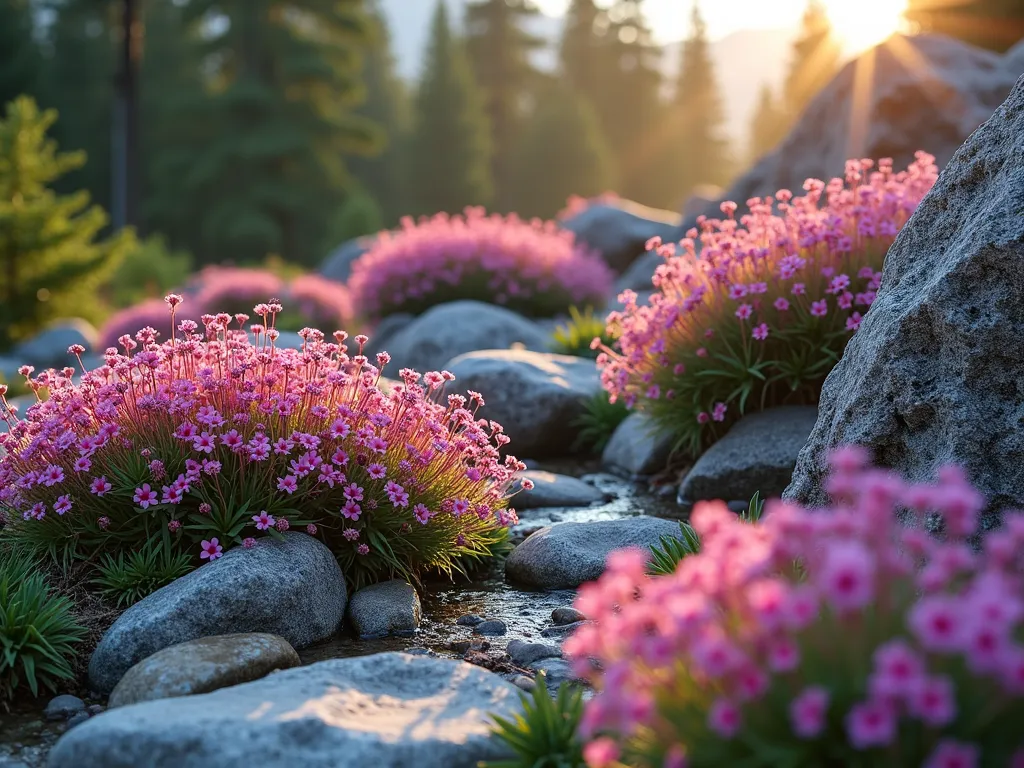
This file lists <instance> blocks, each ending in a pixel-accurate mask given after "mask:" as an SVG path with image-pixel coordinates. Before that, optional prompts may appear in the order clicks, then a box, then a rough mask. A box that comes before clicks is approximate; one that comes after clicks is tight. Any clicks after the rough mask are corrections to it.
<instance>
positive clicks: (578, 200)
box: [556, 191, 622, 221]
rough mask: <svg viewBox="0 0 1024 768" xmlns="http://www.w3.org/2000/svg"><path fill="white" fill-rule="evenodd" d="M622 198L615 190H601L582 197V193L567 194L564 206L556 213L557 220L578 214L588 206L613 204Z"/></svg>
mask: <svg viewBox="0 0 1024 768" xmlns="http://www.w3.org/2000/svg"><path fill="white" fill-rule="evenodd" d="M621 199H622V198H621V197H619V195H618V193H617V192H611V191H608V192H602V193H601V194H600V195H596V196H594V197H583V196H582V195H569V198H568V199H567V200H566V201H565V207H564V208H563V209H562V210H560V211H559V212H558V213H557V214H556V218H557V219H558V220H559V221H564V220H565V219H570V218H572V217H573V216H578V215H579V214H581V213H583V212H584V211H585V210H587V209H588V208H591V207H592V206H595V205H615V204H616V203H617V202H619V201H620V200H621Z"/></svg>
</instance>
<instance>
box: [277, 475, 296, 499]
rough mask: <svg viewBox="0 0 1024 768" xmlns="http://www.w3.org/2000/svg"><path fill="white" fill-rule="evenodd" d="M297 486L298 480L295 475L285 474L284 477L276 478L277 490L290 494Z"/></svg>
mask: <svg viewBox="0 0 1024 768" xmlns="http://www.w3.org/2000/svg"><path fill="white" fill-rule="evenodd" d="M298 487H299V481H298V480H297V479H296V478H295V475H286V476H285V477H279V478H277V490H279V491H284V492H285V493H287V494H289V495H291V494H293V493H295V491H296V490H297V489H298Z"/></svg>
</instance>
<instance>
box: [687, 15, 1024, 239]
mask: <svg viewBox="0 0 1024 768" xmlns="http://www.w3.org/2000/svg"><path fill="white" fill-rule="evenodd" d="M1022 61H1024V54H1022V53H1020V52H1016V51H1014V50H1011V51H1010V53H1008V54H1006V55H1005V56H1000V55H999V54H996V53H992V52H991V51H986V50H982V49H980V48H975V47H973V46H971V45H968V44H966V43H962V42H960V41H959V40H954V39H952V38H949V37H945V36H943V35H917V36H914V37H906V36H903V35H894V36H893V37H891V38H889V39H888V40H887V41H886V42H884V43H882V44H881V45H879V46H877V47H875V48H872V49H870V50H868V51H866V52H865V53H863V54H861V55H860V57H858V58H857V59H855V60H854V61H852V62H850V63H849V64H847V65H846V66H845V67H844V68H843V69H842V70H841V71H840V72H839V74H838V75H836V77H835V78H834V79H833V80H832V82H830V83H829V84H828V85H827V86H826V87H825V89H824V90H823V91H822V92H821V93H820V94H818V96H817V98H815V99H814V100H813V101H812V102H811V103H810V105H809V106H808V107H807V110H806V111H805V112H804V114H803V116H802V117H801V118H800V119H799V120H798V121H797V123H796V125H795V127H794V128H793V130H792V131H791V132H790V134H789V135H788V136H787V137H786V138H785V139H784V140H783V142H782V144H780V145H779V147H778V148H777V149H776V150H775V151H774V152H772V153H770V154H768V155H766V156H765V157H763V158H761V160H760V161H758V162H757V163H756V164H755V165H754V167H753V168H751V169H750V170H749V171H747V172H746V173H745V174H743V175H742V176H740V177H739V179H737V181H736V182H735V183H734V184H733V185H732V187H731V188H730V189H729V190H728V191H727V192H726V193H725V194H724V195H723V197H722V198H721V199H723V200H733V201H735V202H737V203H739V204H740V205H743V204H744V203H745V202H746V201H747V200H749V199H750V198H752V197H763V196H765V195H771V194H774V193H775V192H776V191H777V190H779V189H790V190H793V191H794V192H798V191H799V190H800V189H801V188H802V185H803V183H804V180H805V179H808V178H817V179H829V178H832V177H834V176H841V175H842V174H843V169H844V167H845V163H846V161H847V160H848V159H849V158H851V157H868V158H872V159H878V158H882V157H891V158H893V161H894V165H895V167H896V168H903V167H906V165H907V164H909V163H910V162H911V161H912V160H913V159H914V153H915V152H916V151H917V150H924V151H926V152H928V153H930V154H932V155H935V157H936V158H937V160H938V163H939V167H942V166H943V165H945V164H946V162H948V161H949V159H950V158H951V157H952V156H953V153H954V152H955V151H956V150H957V148H958V147H959V146H960V145H961V144H962V143H963V142H964V141H965V140H966V139H967V137H968V136H970V135H971V132H972V131H974V130H975V129H976V128H977V127H978V126H979V125H981V124H982V123H983V122H984V121H985V120H987V119H988V117H989V115H991V114H992V111H993V110H994V109H995V108H996V107H998V106H999V105H1000V104H1001V103H1002V101H1003V99H1005V98H1006V96H1007V94H1008V93H1009V92H1010V89H1011V88H1013V85H1014V83H1015V82H1016V81H1017V78H1018V77H1020V75H1021V74H1022V73H1024V68H1022V66H1021V64H1020V62H1022ZM719 203H720V200H717V201H714V202H711V203H709V204H708V205H706V206H704V207H702V208H701V209H700V210H693V211H690V212H689V213H690V215H688V216H686V217H685V218H684V221H683V226H682V229H681V230H680V234H681V233H682V232H685V231H686V230H687V229H689V228H690V227H692V226H694V223H695V221H696V219H697V216H698V215H700V214H707V215H710V216H716V215H719V214H720V211H719V207H718V206H719Z"/></svg>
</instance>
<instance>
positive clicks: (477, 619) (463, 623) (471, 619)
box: [455, 613, 484, 627]
mask: <svg viewBox="0 0 1024 768" xmlns="http://www.w3.org/2000/svg"><path fill="white" fill-rule="evenodd" d="M483 620H484V618H483V616H477V615H476V614H475V613H467V614H466V615H465V616H459V618H457V619H456V620H455V623H456V624H458V625H459V626H460V627H475V626H476V625H477V624H480V623H481V622H482V621H483Z"/></svg>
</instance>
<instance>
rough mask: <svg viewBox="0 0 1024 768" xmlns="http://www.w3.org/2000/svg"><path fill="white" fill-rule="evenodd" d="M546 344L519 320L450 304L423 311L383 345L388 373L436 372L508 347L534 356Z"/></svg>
mask: <svg viewBox="0 0 1024 768" xmlns="http://www.w3.org/2000/svg"><path fill="white" fill-rule="evenodd" d="M550 341H551V339H550V338H549V336H548V334H547V333H546V332H545V331H544V330H543V329H542V328H541V327H540V326H538V325H537V324H536V323H534V322H532V321H530V320H527V319H526V318H525V317H523V316H522V315H517V314H516V313H515V312H513V311H511V310H509V309H505V308H504V307H499V306H496V305H494V304H485V303H484V302H482V301H469V300H463V301H452V302H448V303H446V304H439V305H437V306H436V307H433V308H432V309H429V310H427V311H426V312H424V313H423V314H422V315H420V316H419V317H417V318H416V319H415V320H413V321H412V322H410V323H408V324H407V325H405V326H404V327H403V328H401V329H399V330H398V331H397V332H395V333H394V334H392V336H391V338H390V339H388V343H387V351H388V352H389V353H390V355H391V359H392V361H393V362H392V363H390V364H389V366H388V368H389V370H390V369H391V368H392V367H394V370H396V371H397V370H398V369H399V368H415V369H416V370H418V371H439V370H441V369H442V368H444V367H445V365H446V364H447V363H448V361H449V360H451V359H452V358H453V357H457V356H459V355H462V354H465V353H466V352H476V351H477V350H481V349H508V348H509V347H511V346H512V345H513V344H516V345H522V346H523V347H525V348H526V349H530V350H536V351H538V352H540V351H543V350H545V349H547V348H548V344H549V343H550Z"/></svg>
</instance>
